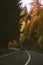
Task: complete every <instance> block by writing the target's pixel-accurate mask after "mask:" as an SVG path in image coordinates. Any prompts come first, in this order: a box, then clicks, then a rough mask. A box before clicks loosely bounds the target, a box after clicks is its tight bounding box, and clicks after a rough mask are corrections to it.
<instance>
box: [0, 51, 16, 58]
mask: <svg viewBox="0 0 43 65" xmlns="http://www.w3.org/2000/svg"><path fill="white" fill-rule="evenodd" d="M16 52H17V51H16ZM16 52H12V53H8V54H5V55H2V56H0V57H5V56H9V55H12V54H14V53H16Z"/></svg>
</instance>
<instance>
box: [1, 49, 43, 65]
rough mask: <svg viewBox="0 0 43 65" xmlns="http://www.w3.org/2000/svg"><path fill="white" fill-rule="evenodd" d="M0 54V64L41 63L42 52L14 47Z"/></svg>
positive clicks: (22, 64)
mask: <svg viewBox="0 0 43 65" xmlns="http://www.w3.org/2000/svg"><path fill="white" fill-rule="evenodd" d="M15 50H16V51H14V52H11V53H8V54H4V55H2V56H0V65H43V54H40V53H36V52H33V51H27V50H26V51H25V50H20V49H15Z"/></svg>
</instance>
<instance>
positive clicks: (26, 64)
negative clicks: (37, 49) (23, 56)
mask: <svg viewBox="0 0 43 65" xmlns="http://www.w3.org/2000/svg"><path fill="white" fill-rule="evenodd" d="M26 53H27V54H28V60H27V62H26V63H25V64H24V65H28V63H29V62H30V60H31V56H30V54H29V53H28V51H26Z"/></svg>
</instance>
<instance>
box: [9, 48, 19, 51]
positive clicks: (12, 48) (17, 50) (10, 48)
mask: <svg viewBox="0 0 43 65" xmlns="http://www.w3.org/2000/svg"><path fill="white" fill-rule="evenodd" d="M9 49H12V50H16V51H20V49H18V48H9Z"/></svg>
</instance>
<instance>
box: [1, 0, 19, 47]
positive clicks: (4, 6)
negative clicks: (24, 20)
mask: <svg viewBox="0 0 43 65" xmlns="http://www.w3.org/2000/svg"><path fill="white" fill-rule="evenodd" d="M17 4H18V0H17V1H16V0H7V1H6V0H1V1H0V48H7V47H8V42H9V40H10V41H12V40H17V41H18V40H19V33H20V32H19V27H20V24H19V12H20V9H19V7H18V6H17Z"/></svg>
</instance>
